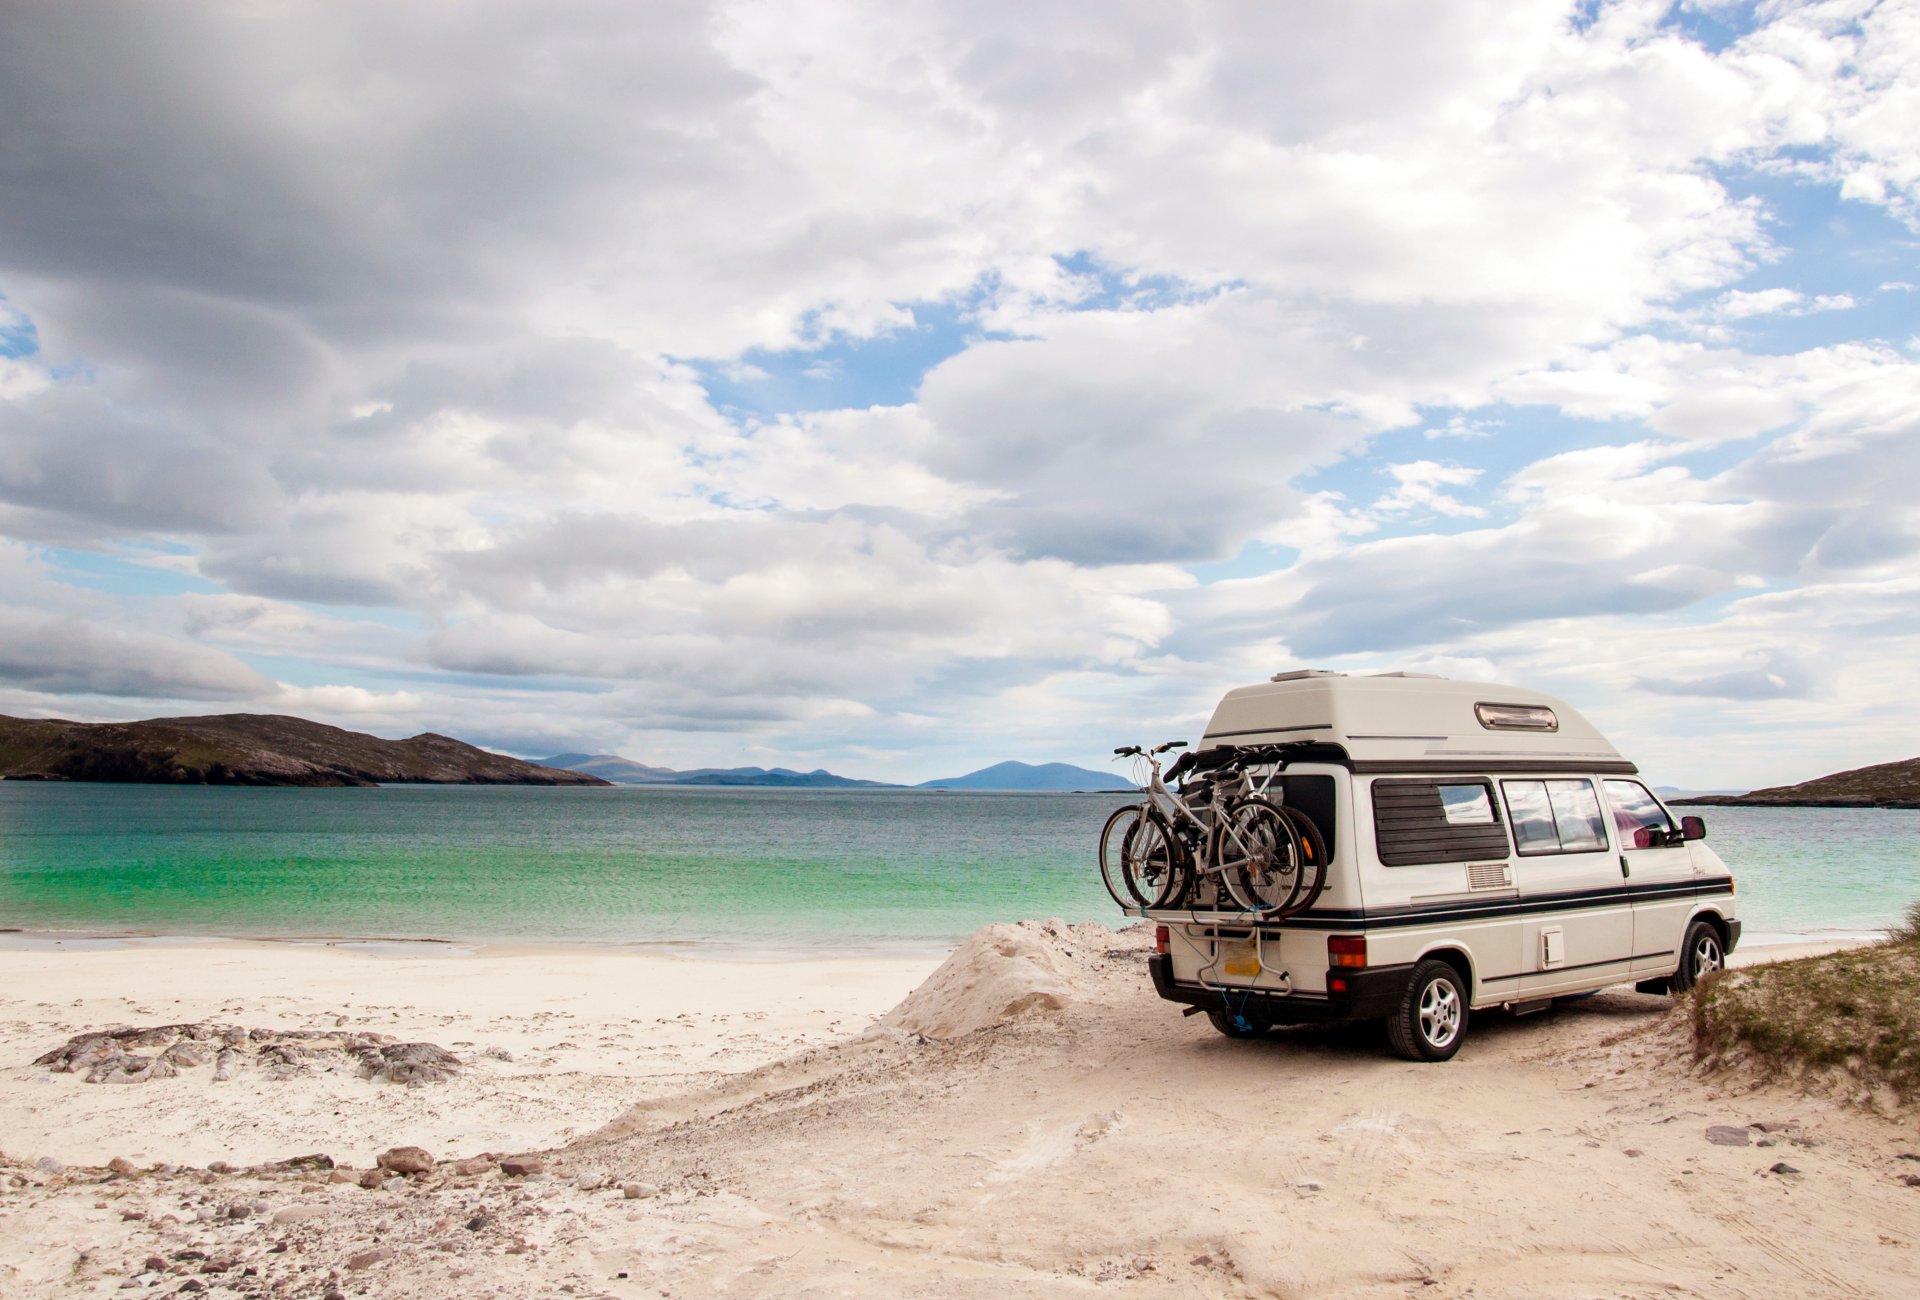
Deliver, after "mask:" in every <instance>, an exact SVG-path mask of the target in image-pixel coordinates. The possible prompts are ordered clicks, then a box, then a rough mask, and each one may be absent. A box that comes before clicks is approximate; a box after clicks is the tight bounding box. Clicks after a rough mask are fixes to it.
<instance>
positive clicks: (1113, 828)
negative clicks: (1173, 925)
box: [1100, 804, 1147, 908]
mask: <svg viewBox="0 0 1920 1300" xmlns="http://www.w3.org/2000/svg"><path fill="white" fill-rule="evenodd" d="M1139 823H1140V807H1139V805H1138V804H1130V805H1128V806H1127V807H1125V808H1116V809H1114V810H1113V815H1112V816H1111V817H1109V818H1107V824H1106V825H1105V826H1102V827H1101V828H1100V883H1102V884H1103V885H1105V886H1106V887H1107V892H1108V893H1109V894H1111V895H1113V901H1114V902H1116V903H1118V904H1119V905H1120V906H1121V907H1122V908H1128V907H1145V906H1146V905H1147V900H1146V899H1144V898H1142V897H1140V895H1139V894H1137V893H1135V892H1134V890H1133V889H1132V887H1131V882H1129V881H1128V879H1127V873H1126V867H1125V865H1124V863H1123V862H1122V858H1123V856H1124V846H1125V844H1126V842H1127V838H1128V837H1129V836H1131V835H1132V834H1133V828H1134V827H1135V826H1137V825H1139Z"/></svg>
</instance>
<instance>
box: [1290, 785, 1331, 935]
mask: <svg viewBox="0 0 1920 1300" xmlns="http://www.w3.org/2000/svg"><path fill="white" fill-rule="evenodd" d="M1280 811H1281V812H1283V813H1285V814H1286V815H1287V817H1288V819H1289V820H1290V821H1291V822H1292V823H1293V829H1294V832H1295V834H1296V835H1297V836H1298V838H1299V841H1300V850H1301V854H1300V856H1301V876H1302V884H1301V889H1300V896H1299V897H1298V898H1297V899H1295V900H1294V902H1293V903H1292V904H1290V905H1289V907H1288V909H1287V913H1286V914H1287V915H1288V916H1294V915H1297V914H1298V913H1301V912H1304V911H1306V910H1307V909H1308V908H1310V907H1312V906H1313V905H1314V904H1315V903H1316V902H1318V901H1319V899H1320V895H1321V893H1322V892H1324V891H1325V890H1326V887H1327V865H1328V864H1327V837H1326V836H1324V835H1322V834H1321V833H1320V828H1319V827H1318V826H1315V825H1314V824H1313V819H1312V818H1311V817H1309V816H1307V815H1306V814H1305V813H1303V812H1301V811H1300V810H1299V809H1298V808H1292V807H1289V806H1287V805H1285V804H1282V805H1281V806H1280Z"/></svg>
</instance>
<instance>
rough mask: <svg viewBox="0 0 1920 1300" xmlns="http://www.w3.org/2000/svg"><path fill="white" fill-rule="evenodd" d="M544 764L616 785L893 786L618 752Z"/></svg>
mask: <svg viewBox="0 0 1920 1300" xmlns="http://www.w3.org/2000/svg"><path fill="white" fill-rule="evenodd" d="M538 761H539V762H540V763H541V765H542V766H545V767H559V768H566V769H567V770H569V771H574V772H586V773H589V774H591V775H593V776H597V777H600V778H602V779H603V780H606V781H610V782H612V783H613V784H615V785H744V786H773V787H778V788H783V789H790V790H845V789H855V788H859V789H875V790H878V789H892V788H897V787H890V786H888V785H887V784H886V782H884V781H861V780H857V779H855V778H853V777H850V776H836V775H834V774H833V773H832V772H829V771H827V770H826V769H825V768H815V769H814V770H813V771H811V772H796V771H794V770H793V769H792V768H790V767H772V768H768V767H694V768H688V769H686V770H684V771H677V770H675V769H674V768H670V767H649V766H647V765H646V764H645V763H636V762H634V761H633V760H632V759H630V758H622V757H620V756H619V755H618V754H555V755H554V756H553V757H552V758H543V759H540V760H538Z"/></svg>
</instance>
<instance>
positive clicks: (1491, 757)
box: [1201, 670, 1638, 774]
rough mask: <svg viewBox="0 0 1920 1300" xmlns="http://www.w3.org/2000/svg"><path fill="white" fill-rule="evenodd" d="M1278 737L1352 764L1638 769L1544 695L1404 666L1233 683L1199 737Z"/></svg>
mask: <svg viewBox="0 0 1920 1300" xmlns="http://www.w3.org/2000/svg"><path fill="white" fill-rule="evenodd" d="M1286 741H1308V742H1317V743H1318V744H1323V745H1330V746H1338V747H1339V749H1340V750H1344V751H1345V754H1346V758H1347V760H1348V762H1349V764H1350V765H1351V766H1352V768H1353V770H1354V771H1356V772H1364V771H1383V770H1386V769H1387V768H1392V769H1393V770H1394V771H1396V772H1446V771H1450V770H1465V769H1467V768H1469V767H1470V768H1473V769H1474V770H1477V771H1510V772H1511V771H1537V770H1545V769H1548V768H1555V769H1558V768H1565V767H1569V766H1577V767H1579V768H1581V769H1582V770H1584V771H1590V772H1606V773H1618V774H1632V773H1633V772H1635V771H1637V770H1638V769H1636V768H1635V767H1634V765H1633V764H1632V763H1630V762H1627V761H1626V760H1625V759H1623V758H1621V757H1620V752H1619V751H1618V750H1617V749H1615V748H1614V747H1613V746H1612V745H1611V744H1610V743H1609V742H1608V741H1607V738H1606V737H1605V736H1602V735H1601V734H1600V733H1599V731H1597V730H1596V729H1595V728H1594V725H1593V724H1592V723H1591V722H1588V721H1587V720H1586V718H1584V717H1582V716H1581V715H1580V714H1579V712H1577V711H1576V710H1575V709H1573V708H1572V707H1570V706H1569V705H1567V704H1565V703H1563V702H1562V701H1560V700H1557V699H1555V698H1554V697H1553V696H1551V695H1545V694H1542V693H1541V692H1539V691H1530V690H1526V689H1524V688H1521V687H1514V686H1493V685H1489V684H1487V683H1484V682H1456V681H1450V680H1447V679H1445V678H1440V677H1431V676H1427V675H1424V674H1409V673H1380V674H1377V675H1373V676H1365V677H1349V676H1347V675H1346V674H1344V673H1329V672H1324V671H1320V670H1308V671H1304V672H1291V673H1280V674H1278V675H1277V676H1275V677H1274V679H1273V680H1272V681H1269V682H1262V683H1260V684H1259V685H1257V686H1242V687H1239V688H1237V689H1235V690H1231V691H1228V692H1227V694H1226V695H1225V697H1224V698H1222V699H1221V701H1220V703H1219V705H1218V707H1216V708H1215V709H1214V711H1213V717H1212V718H1211V719H1209V720H1208V722H1207V729H1206V733H1205V734H1204V736H1203V737H1202V739H1201V745H1202V746H1203V747H1210V746H1214V745H1249V744H1261V743H1276V742H1286Z"/></svg>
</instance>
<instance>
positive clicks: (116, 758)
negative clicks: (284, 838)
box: [0, 713, 607, 786]
mask: <svg viewBox="0 0 1920 1300" xmlns="http://www.w3.org/2000/svg"><path fill="white" fill-rule="evenodd" d="M0 777H4V778H6V779H8V780H15V781H23V780H24V781H128V782H137V783H142V784H158V785H295V786H368V785H386V784H430V785H606V784H607V782H605V781H602V780H601V779H600V778H598V777H595V776H586V775H582V774H580V773H578V772H567V771H561V770H558V769H555V768H551V767H542V766H540V765H539V764H536V763H527V762H522V761H521V760H520V759H517V758H508V757H507V756H506V755H504V754H493V753H489V752H488V751H486V750H483V749H476V748H475V747H473V746H472V745H469V744H466V743H464V742H462V741H458V740H454V739H452V738H451V737H449V736H440V735H435V734H434V733H432V732H425V733H423V734H421V735H418V736H412V737H409V738H408V739H406V740H384V739H382V738H381V737H379V736H369V735H366V734H364V733H362V732H358V731H346V730H344V729H342V728H340V727H329V726H327V725H325V724H324V723H319V722H309V721H307V720H306V719H305V718H293V717H287V716H284V715H281V714H271V713H227V714H219V715H214V716H210V717H202V718H153V719H150V720H148V721H145V722H100V723H89V722H67V721H65V720H63V719H59V718H8V717H0Z"/></svg>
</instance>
